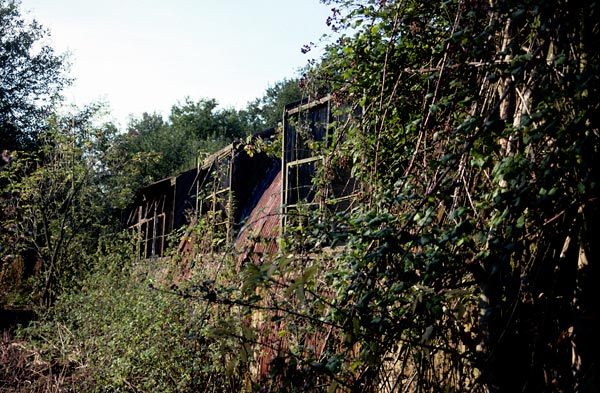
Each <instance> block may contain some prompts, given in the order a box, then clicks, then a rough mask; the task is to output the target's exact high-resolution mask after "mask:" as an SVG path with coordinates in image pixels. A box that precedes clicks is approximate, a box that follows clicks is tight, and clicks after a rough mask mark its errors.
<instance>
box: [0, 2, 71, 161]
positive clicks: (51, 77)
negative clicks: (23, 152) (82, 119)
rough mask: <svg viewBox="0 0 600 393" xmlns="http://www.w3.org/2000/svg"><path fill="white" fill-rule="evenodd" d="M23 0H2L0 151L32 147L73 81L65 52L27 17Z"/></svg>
mask: <svg viewBox="0 0 600 393" xmlns="http://www.w3.org/2000/svg"><path fill="white" fill-rule="evenodd" d="M19 5H20V3H19V2H18V1H15V0H2V1H0V151H2V150H5V149H6V150H15V149H28V148H31V147H32V145H34V144H35V142H36V138H37V135H38V134H39V132H40V125H41V123H42V122H43V119H44V118H45V117H46V116H47V114H48V112H49V111H51V110H52V109H53V105H54V103H55V101H56V100H57V99H58V98H59V94H60V92H61V90H62V89H63V88H64V87H65V86H66V85H68V84H69V83H70V81H69V79H68V78H67V76H66V72H65V68H66V59H65V56H64V55H57V54H56V53H55V52H54V50H53V48H52V47H51V46H49V45H48V44H47V42H46V41H47V40H46V39H47V37H48V31H46V30H45V29H44V28H43V27H42V26H40V25H39V24H38V23H37V22H36V21H32V22H27V21H26V20H25V19H24V18H23V16H22V15H21V12H20V10H19ZM0 164H1V162H0Z"/></svg>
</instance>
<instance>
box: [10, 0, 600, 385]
mask: <svg viewBox="0 0 600 393" xmlns="http://www.w3.org/2000/svg"><path fill="white" fill-rule="evenodd" d="M324 2H325V3H326V4H328V5H330V6H331V7H333V9H332V17H331V18H330V19H329V20H328V24H329V25H330V26H331V27H332V29H334V31H336V32H337V34H338V36H337V37H338V39H337V41H336V42H335V43H333V44H331V45H329V46H328V48H327V51H326V54H325V55H324V57H323V58H322V59H321V61H320V62H319V64H317V65H314V67H313V68H312V69H311V70H310V71H307V73H306V75H305V76H304V78H303V79H302V81H301V85H302V86H303V87H304V88H305V91H306V94H307V95H308V96H310V97H320V94H322V93H323V92H332V94H333V97H334V99H335V100H336V102H337V103H338V104H339V106H338V110H339V111H349V112H350V111H351V112H352V114H353V116H347V117H343V118H344V119H345V121H344V122H343V124H332V125H331V132H332V135H333V137H332V139H331V140H330V141H329V142H330V143H322V144H314V146H313V147H314V149H315V154H323V155H324V156H326V157H327V160H326V161H325V162H326V165H325V166H324V171H323V172H322V173H320V174H319V175H318V176H317V177H316V178H315V180H314V182H315V186H316V187H317V188H319V187H320V186H324V185H326V183H327V181H328V173H327V170H331V168H335V167H336V166H342V165H351V166H352V176H354V177H355V178H356V179H357V180H358V182H359V184H360V185H361V193H360V195H359V197H358V200H357V201H355V203H353V204H352V209H350V210H347V211H337V212H335V211H326V210H321V211H316V212H315V211H314V210H311V209H306V211H304V210H301V211H299V213H300V214H302V215H303V218H305V219H303V220H300V221H298V223H297V224H294V225H290V226H289V227H286V228H285V232H284V236H283V237H282V238H281V239H280V246H281V248H280V252H279V253H278V254H277V255H276V256H274V257H273V258H266V257H265V256H264V255H255V256H252V255H249V256H248V257H247V258H246V259H245V260H244V261H240V260H238V255H236V252H235V251H234V250H233V249H227V248H226V249H224V250H222V252H220V253H218V254H217V253H209V254H207V253H200V252H198V253H196V255H194V256H193V258H192V259H191V260H189V261H187V263H190V265H186V266H182V263H184V262H185V261H182V260H181V258H179V257H178V256H177V255H173V257H172V258H170V259H169V260H160V261H154V262H153V263H152V262H147V263H137V264H136V263H135V258H134V256H133V255H132V250H133V247H131V245H130V244H129V243H128V241H127V240H126V239H125V240H124V239H120V238H119V236H118V235H115V234H114V233H115V232H116V231H109V230H108V229H109V228H112V226H111V222H110V220H108V221H106V220H103V218H104V216H103V214H106V213H107V212H110V211H111V210H110V209H111V208H109V207H107V206H113V207H122V206H123V205H124V203H125V201H127V199H128V197H129V196H130V195H131V193H132V192H133V190H130V189H125V191H124V190H123V189H122V188H120V184H122V183H123V182H121V181H119V179H134V178H137V179H138V180H137V181H139V182H143V181H146V180H148V179H149V178H152V177H153V176H159V175H160V176H164V175H167V173H170V171H172V170H173V168H171V169H164V168H160V166H153V167H152V168H149V170H147V171H146V170H145V169H144V170H142V169H140V168H141V167H140V166H135V165H134V167H135V168H138V169H137V170H138V172H136V170H133V169H131V168H129V167H127V165H131V162H129V161H126V160H123V154H119V153H117V154H114V152H118V151H119V150H118V148H119V147H120V146H121V145H118V144H115V145H114V146H116V147H113V148H112V149H111V148H110V147H107V145H106V144H103V141H108V140H117V139H118V137H116V136H115V137H114V139H110V138H108V139H106V138H107V137H106V135H107V134H110V133H109V131H110V128H100V129H96V130H95V131H94V132H93V133H91V131H90V130H93V128H86V129H85V130H86V131H85V132H83V131H82V132H79V131H78V130H79V129H78V128H77V127H75V128H73V127H72V126H71V127H69V126H66V125H63V126H61V125H60V124H62V123H61V121H59V120H56V121H55V123H50V124H51V125H53V126H52V127H50V130H51V131H50V132H48V133H46V134H44V135H45V139H41V141H44V142H45V143H44V144H42V146H43V147H42V150H41V151H40V153H39V154H35V155H33V156H32V157H31V158H29V157H23V158H21V157H20V155H17V157H16V159H15V161H14V162H13V164H11V166H10V167H9V169H5V170H3V171H2V172H0V173H1V174H2V177H3V180H2V182H1V183H0V184H2V185H7V186H9V188H7V190H10V193H9V194H8V196H7V199H5V201H7V204H6V206H7V207H11V209H8V210H10V212H9V213H10V214H14V215H13V216H11V215H10V214H9V213H5V214H7V215H6V217H14V218H12V220H13V221H11V225H13V226H14V227H10V226H7V225H4V224H3V232H2V234H3V236H4V237H3V239H8V240H3V241H4V243H2V247H3V249H2V250H3V251H2V252H3V256H2V257H3V258H4V260H7V259H6V256H7V255H9V254H8V252H5V250H8V248H7V247H8V246H7V245H10V247H13V248H11V250H13V249H14V250H17V249H16V248H15V247H16V246H13V244H19V247H20V248H18V250H17V251H11V252H12V254H10V255H17V254H18V255H21V256H22V258H24V259H23V260H25V259H27V260H28V261H30V259H29V258H28V257H27V256H26V252H32V253H34V254H35V256H36V258H38V259H39V260H40V261H41V262H40V269H41V270H40V272H41V273H40V276H39V277H41V278H43V279H42V280H41V281H39V282H40V283H50V284H52V285H49V286H48V287H46V286H44V285H42V286H41V287H35V286H32V287H28V288H27V290H28V291H27V292H26V293H27V294H37V296H38V297H39V298H40V299H47V300H48V301H49V303H48V302H46V304H47V305H48V304H50V303H52V307H49V308H47V314H46V315H45V316H44V317H43V318H41V320H40V321H39V322H38V323H36V324H34V325H32V326H31V327H30V328H28V329H26V330H24V331H23V332H22V336H21V340H24V341H22V342H19V343H18V345H19V347H18V348H19V349H18V350H17V349H15V348H16V347H15V346H14V345H13V344H14V343H12V344H11V343H8V342H7V343H3V346H2V352H0V353H1V354H2V356H4V357H5V358H7V359H9V360H10V359H20V360H19V361H20V362H21V363H19V361H17V360H13V361H11V362H9V363H8V364H9V366H5V367H4V368H3V369H2V374H0V378H1V379H3V380H4V381H6V382H7V383H10V386H13V387H14V388H15V389H17V390H18V389H22V390H25V389H30V390H36V389H37V390H43V389H45V388H48V389H49V388H50V386H52V388H55V389H57V388H59V387H64V388H69V387H71V388H73V389H75V390H90V391H103V390H106V389H108V390H116V391H198V390H203V391H215V392H216V391H298V392H300V391H310V392H370V391H372V392H379V391H382V392H400V391H407V392H413V391H414V392H422V391H465V392H466V391H494V392H495V391H502V392H504V391H507V392H512V391H523V392H539V391H553V392H570V391H581V392H593V391H597V390H598V389H599V388H600V386H599V382H598V377H597V376H598V375H600V371H599V370H598V362H597V358H598V356H597V353H600V342H599V340H598V337H597V335H596V334H595V332H597V331H598V327H599V326H598V315H599V314H598V313H599V309H598V299H600V296H598V295H599V294H598V289H597V288H598V286H597V285H595V281H597V279H598V270H597V269H598V267H597V254H598V250H597V247H596V246H595V244H594V238H595V237H594V236H595V234H596V233H598V232H599V228H597V227H598V224H597V223H598V222H599V218H600V217H599V213H600V212H599V208H598V180H599V179H598V168H600V165H599V164H600V163H599V162H598V160H599V158H598V157H599V153H600V152H599V151H598V150H599V147H600V143H599V139H600V129H599V124H598V115H597V114H598V113H600V112H599V109H600V108H599V101H598V99H597V97H598V93H599V87H600V86H599V83H600V81H599V80H598V78H599V76H598V75H600V72H599V70H598V67H599V64H600V59H599V55H600V53H599V50H598V49H597V47H596V46H595V40H596V38H597V37H598V33H599V29H600V25H599V22H598V21H599V20H600V19H599V18H598V12H599V10H598V5H597V4H596V3H595V2H591V3H590V2H588V3H579V2H572V1H566V0H556V1H539V0H530V1H526V2H516V1H514V2H513V1H504V2H493V1H490V2H485V1H478V0H473V1H465V0H456V1H453V0H451V1H434V2H427V3H424V2H417V1H412V0H406V1H386V0H377V1H375V0H326V1H324ZM267 96H269V97H270V93H268V94H267ZM268 99H269V98H267V97H265V98H264V99H263V102H265V103H266V102H267V101H268ZM257 102H258V101H257ZM210 106H211V102H210V101H207V102H201V103H198V104H195V103H190V102H187V103H186V104H185V105H184V107H181V108H179V109H181V111H180V112H177V111H175V110H174V113H173V116H176V115H181V116H180V117H179V119H180V120H181V124H183V123H185V124H187V125H190V124H191V123H192V122H190V121H188V120H189V118H188V117H187V115H185V116H184V113H188V114H189V112H195V111H202V110H205V109H206V110H208V111H209V112H210V111H212V109H214V107H213V108H210ZM358 108H360V111H358V110H357V109H358ZM358 113H360V115H359V116H357V115H356V114H358ZM209 117H210V116H209ZM265 118H266V117H265ZM174 119H175V117H172V119H171V122H172V123H171V125H169V124H167V123H165V122H163V121H162V119H160V118H156V117H152V116H146V117H144V118H142V119H141V120H140V121H139V123H136V127H137V126H140V127H141V126H142V125H144V126H147V128H148V129H152V130H154V128H152V127H154V126H156V130H162V131H148V135H150V134H152V135H154V136H155V137H156V138H157V139H156V141H155V142H152V143H156V144H158V143H160V142H163V137H160V135H166V134H164V133H163V131H164V130H165V127H173V126H175V125H176V124H179V123H177V122H176V121H175V120H174ZM195 120H198V121H199V119H198V118H196V119H195ZM67 124H68V123H67ZM88 124H89V123H88ZM71 125H73V123H72V122H71ZM190 127H192V126H190ZM215 127H217V126H215V125H214V124H213V125H212V126H211V127H209V128H207V130H208V129H210V130H213V131H210V132H214V130H215ZM184 128H185V127H183V126H182V127H181V128H180V129H181V130H183V129H184ZM217 128H218V127H217ZM136 129H137V128H136ZM191 129H194V130H196V131H195V132H200V131H199V130H201V129H202V130H204V128H202V127H199V126H198V127H196V126H193V127H192V128H191ZM141 133H142V132H141V131H140V134H141ZM219 135H220V134H219ZM241 135H242V134H240V135H237V134H236V135H233V134H232V135H231V136H241ZM103 138H104V139H103ZM210 138H212V136H209V139H210ZM177 139H178V138H175V139H174V140H173V142H174V143H176V142H177ZM150 140H151V138H148V141H150ZM127 143H131V146H132V145H133V144H135V143H137V142H127ZM148 143H150V142H148ZM108 145H111V144H108ZM111 146H113V145H111ZM127 146H129V145H127ZM140 146H142V145H141V144H140ZM180 146H181V147H184V146H183V145H180ZM126 150H127V152H128V154H129V153H130V154H132V157H139V160H140V162H144V163H148V161H147V160H145V159H142V158H143V156H139V155H138V156H136V155H135V154H148V157H150V158H153V159H155V160H156V162H157V163H159V165H163V164H164V162H163V163H162V164H161V163H160V162H161V161H160V160H161V157H162V158H163V159H165V158H166V157H167V156H162V155H161V154H157V152H156V151H154V150H151V149H147V148H143V147H140V149H139V150H135V149H133V148H131V149H129V148H127V149H126ZM132 152H136V153H135V154H133V153H132ZM113 154H114V156H113ZM111 157H112V158H111ZM134 162H135V161H134ZM349 163H351V164H349ZM179 164H182V163H179ZM179 164H178V165H179ZM153 170H155V171H156V172H151V171H153ZM92 173H93V174H94V176H90V174H92ZM119 176H123V177H119ZM127 176H128V177H127ZM46 183H48V184H49V186H48V187H44V189H43V190H44V191H42V192H40V189H39V188H37V187H35V185H38V184H46ZM108 194H110V195H112V196H113V197H112V198H114V199H112V200H111V201H110V202H107V201H106V200H105V199H104V198H101V196H106V195H108ZM107 204H108V205H107ZM8 210H7V211H8ZM84 213H85V214H84ZM66 223H69V225H65V224H66ZM100 224H102V226H99V225H100ZM28 225H29V226H28ZM7 228H8V230H7ZM11 228H13V229H11ZM75 229H78V230H75ZM193 229H194V230H195V231H196V234H197V236H196V237H195V238H196V239H198V243H199V244H201V242H202V241H204V240H206V239H208V238H211V237H210V233H209V232H210V230H211V229H210V225H208V222H207V221H203V220H202V219H201V218H200V219H199V221H198V222H197V223H196V224H195V227H194V228H193ZM109 232H112V233H113V235H110V236H109ZM101 234H102V236H101ZM19 236H20V237H19ZM192 238H193V237H192ZM11 239H12V240H11ZM14 239H19V241H18V242H15V241H14ZM176 240H177V239H174V241H176ZM11 241H13V243H11ZM73 250H77V252H75V251H73ZM11 260H13V261H14V260H15V259H11ZM3 269H4V267H3ZM190 269H191V270H190ZM182 270H185V271H191V276H190V277H188V278H186V279H185V280H182V279H181V277H180V273H181V271H182ZM3 271H4V270H3ZM69 280H71V281H69ZM36 285H39V284H36ZM36 288H39V289H36ZM53 288H59V289H60V290H56V289H53ZM28 296H29V295H28ZM11 345H12V346H11ZM19 356H20V357H19ZM40 359H41V360H40ZM28 372H29V373H28ZM15 376H19V378H15ZM21 376H22V377H23V378H21ZM25 376H27V378H25Z"/></svg>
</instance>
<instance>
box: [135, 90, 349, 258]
mask: <svg viewBox="0 0 600 393" xmlns="http://www.w3.org/2000/svg"><path fill="white" fill-rule="evenodd" d="M334 105H335V104H334V102H333V100H332V99H331V97H330V96H326V97H324V98H322V99H319V100H314V101H310V102H306V101H303V102H297V103H294V104H291V105H288V106H286V107H285V110H284V114H283V127H282V130H281V135H280V138H281V145H282V152H281V159H279V158H275V157H272V156H269V155H267V154H265V153H264V152H260V151H257V152H255V153H249V149H248V143H246V142H241V141H236V142H234V143H232V144H230V145H228V146H226V147H225V148H223V149H221V150H220V151H218V152H216V153H214V154H212V155H210V156H208V157H206V158H205V159H204V160H202V161H200V162H199V164H198V166H197V167H196V168H194V169H190V170H189V171H186V172H183V173H180V174H178V175H176V176H173V177H170V178H167V179H163V180H161V181H158V182H156V183H153V184H150V185H148V186H146V187H144V188H143V189H141V190H140V191H139V193H138V195H137V197H136V200H135V201H134V204H133V207H132V208H131V209H130V211H129V214H128V218H127V222H126V226H127V228H129V229H130V231H131V232H133V233H135V234H137V236H138V238H139V242H138V246H139V256H140V258H142V259H145V258H156V257H163V256H165V251H166V250H167V240H168V238H169V235H170V234H171V233H173V231H175V230H177V229H179V228H182V227H184V226H185V225H188V224H190V222H192V221H194V220H195V218H198V217H202V218H204V219H205V220H206V221H208V222H210V223H211V226H212V228H211V231H210V232H211V236H213V237H214V236H218V237H219V239H218V241H216V240H217V239H208V241H207V239H204V241H205V244H206V245H205V246H204V247H202V250H196V252H197V251H200V252H209V251H214V248H215V247H218V246H219V245H220V244H223V243H227V244H233V245H234V247H235V249H236V250H237V252H238V253H239V254H240V259H243V258H245V257H246V256H247V255H250V254H253V255H262V254H264V253H268V254H273V253H275V252H276V251H277V238H278V237H279V236H280V234H281V231H282V230H283V228H285V226H286V225H290V224H292V223H293V222H295V220H296V219H297V217H298V215H297V214H296V212H297V211H298V209H299V208H300V207H301V206H302V208H308V209H320V210H322V211H335V210H339V209H343V208H348V207H349V206H350V205H351V202H352V200H353V198H354V196H355V192H356V183H355V182H354V181H353V180H352V178H351V176H350V174H349V168H344V167H342V166H340V165H337V166H335V167H331V166H330V165H329V166H328V160H327V156H326V155H325V154H322V153H316V152H324V151H326V150H327V148H329V147H331V144H332V143H334V142H335V141H333V139H332V135H333V133H332V132H331V126H332V124H334V122H340V121H341V120H342V119H343V118H342V117H341V116H343V115H337V114H336V113H335V111H334V108H333V106H334ZM278 137H279V135H278V134H277V132H276V130H275V129H269V130H266V131H264V132H262V133H260V134H257V135H254V136H253V138H252V139H251V140H250V143H252V142H251V141H252V140H260V141H263V142H264V141H266V142H272V141H275V140H276V139H277V138H278ZM323 167H325V168H326V169H327V186H325V187H323V186H321V187H317V186H316V185H315V182H314V181H313V180H314V178H315V176H316V175H317V173H318V172H319V168H323ZM189 243H191V242H184V243H180V245H179V248H178V251H179V252H186V251H187V252H191V250H190V248H189V247H190V246H189V245H187V244H189Z"/></svg>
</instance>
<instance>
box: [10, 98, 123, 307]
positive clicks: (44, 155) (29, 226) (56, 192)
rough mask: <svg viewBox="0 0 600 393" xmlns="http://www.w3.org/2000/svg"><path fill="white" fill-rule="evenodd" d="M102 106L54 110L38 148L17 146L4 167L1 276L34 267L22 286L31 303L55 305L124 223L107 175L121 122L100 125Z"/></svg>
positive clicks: (40, 137) (27, 274)
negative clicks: (117, 216) (118, 218)
mask: <svg viewBox="0 0 600 393" xmlns="http://www.w3.org/2000/svg"><path fill="white" fill-rule="evenodd" d="M97 109H98V108H97V107H95V106H92V107H87V108H84V109H83V110H81V111H80V112H78V113H76V114H74V115H71V116H66V117H57V116H54V117H52V118H51V119H50V123H49V125H48V131H46V132H45V133H44V134H41V135H40V136H39V147H38V149H37V150H36V151H33V152H17V153H16V157H15V158H14V159H13V160H12V162H11V163H10V165H8V166H7V167H6V168H4V169H3V170H2V171H0V180H2V184H3V185H4V187H3V189H2V205H1V206H2V209H3V210H2V216H3V223H2V231H1V232H0V260H1V261H2V269H1V270H0V277H3V278H4V276H5V275H4V273H5V272H6V269H10V267H11V266H13V267H14V266H17V265H20V266H21V270H22V271H23V272H24V274H25V275H26V277H20V279H27V280H29V284H30V285H23V288H20V290H21V291H27V292H28V293H27V294H26V296H27V297H28V299H25V302H26V303H32V302H36V303H39V304H42V305H44V306H48V305H50V304H52V302H53V301H54V300H55V299H56V297H57V296H58V295H59V294H60V293H62V292H63V291H64V290H66V289H68V288H72V287H73V286H76V285H77V280H78V278H80V277H82V276H83V275H84V274H85V273H86V272H88V270H89V269H90V266H87V265H86V255H90V254H92V253H94V252H95V251H96V247H97V245H98V241H99V239H101V238H102V237H103V236H106V235H107V233H109V232H111V231H112V230H114V229H116V228H118V225H116V226H115V224H118V223H116V222H115V221H114V218H115V217H114V215H113V213H114V205H115V204H116V203H115V198H116V197H115V196H114V195H113V194H112V193H111V191H112V190H111V188H110V187H109V183H107V182H106V181H105V180H106V179H105V175H106V171H105V165H106V161H107V157H108V156H109V153H110V150H111V149H112V144H111V143H110V139H111V135H110V133H111V132H113V131H114V127H108V126H102V127H95V126H93V125H92V123H93V119H94V117H95V116H96V114H97ZM24 283H25V281H24ZM16 289H17V290H18V289H19V288H16ZM2 295H6V294H5V293H3V294H2Z"/></svg>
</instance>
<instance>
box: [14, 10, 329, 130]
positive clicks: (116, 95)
mask: <svg viewBox="0 0 600 393" xmlns="http://www.w3.org/2000/svg"><path fill="white" fill-rule="evenodd" d="M21 9H22V10H23V11H24V12H26V13H28V16H29V17H31V18H34V19H36V20H37V21H38V22H40V23H41V24H42V25H43V26H45V27H47V28H49V29H50V32H51V45H52V46H53V47H54V48H56V49H57V50H58V51H60V52H67V51H68V52H70V53H71V57H70V62H71V64H72V65H71V76H72V77H74V78H75V79H76V81H75V84H74V86H73V87H72V88H69V89H68V90H67V91H66V92H65V97H66V99H67V102H68V103H72V104H75V105H79V106H81V105H84V104H87V103H90V102H93V101H100V100H102V101H105V102H107V103H108V104H109V106H110V110H111V113H112V115H113V120H114V121H116V122H117V123H119V124H120V125H121V126H125V125H126V122H127V119H128V118H129V116H130V115H134V116H139V115H141V114H142V113H143V112H158V113H161V114H163V116H164V117H165V119H166V118H167V117H168V114H169V112H170V108H171V106H172V105H174V104H176V103H178V102H182V101H183V100H184V99H185V97H190V98H192V99H193V100H199V99H201V98H215V99H216V100H217V101H218V102H219V104H220V106H221V107H232V106H233V107H236V108H238V109H241V108H243V107H245V105H246V103H247V102H248V101H250V100H252V99H254V98H256V97H260V96H262V94H263V93H264V91H265V89H266V88H267V87H268V86H270V85H273V84H274V83H276V82H277V81H279V80H282V79H284V78H291V77H295V76H297V75H298V70H299V69H300V68H301V67H303V66H304V65H305V64H306V63H307V61H308V60H309V59H310V58H314V57H318V55H319V52H318V51H312V52H309V53H308V54H307V55H305V54H302V53H301V51H300V49H301V47H302V46H303V45H304V44H307V43H309V42H311V41H312V42H314V43H318V42H319V40H320V38H321V36H322V35H323V34H325V33H327V32H328V29H327V26H326V24H325V20H326V18H327V16H329V13H330V12H329V8H328V7H327V6H325V5H323V4H320V3H319V0H254V1H251V0H195V1H194V0H169V1H164V0H161V1H156V0H144V1H142V0H137V1H136V0H102V1H97V0H94V1H92V0H22V3H21Z"/></svg>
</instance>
